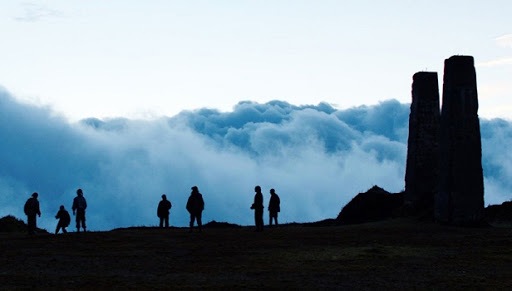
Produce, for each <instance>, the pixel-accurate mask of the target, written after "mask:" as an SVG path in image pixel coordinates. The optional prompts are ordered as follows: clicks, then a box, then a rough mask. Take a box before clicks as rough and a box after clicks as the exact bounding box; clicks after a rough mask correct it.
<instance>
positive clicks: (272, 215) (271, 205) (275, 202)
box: [268, 189, 281, 225]
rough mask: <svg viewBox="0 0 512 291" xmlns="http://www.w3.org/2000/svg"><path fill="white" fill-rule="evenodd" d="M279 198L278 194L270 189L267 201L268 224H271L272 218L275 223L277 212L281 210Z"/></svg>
mask: <svg viewBox="0 0 512 291" xmlns="http://www.w3.org/2000/svg"><path fill="white" fill-rule="evenodd" d="M280 204H281V200H280V199H279V196H278V195H277V194H276V191H275V190H274V189H270V201H269V202H268V214H269V222H268V224H269V225H272V219H274V221H275V223H276V225H278V224H277V213H278V212H279V211H281V207H280Z"/></svg>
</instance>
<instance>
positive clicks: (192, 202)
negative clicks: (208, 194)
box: [186, 186, 204, 232]
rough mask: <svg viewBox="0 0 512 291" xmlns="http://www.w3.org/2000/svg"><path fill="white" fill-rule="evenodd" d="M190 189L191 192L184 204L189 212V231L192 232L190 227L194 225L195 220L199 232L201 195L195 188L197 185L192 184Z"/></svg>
mask: <svg viewBox="0 0 512 291" xmlns="http://www.w3.org/2000/svg"><path fill="white" fill-rule="evenodd" d="M191 189H192V192H191V193H190V196H189V197H188V200H187V206H186V208H187V211H188V213H190V224H189V225H190V229H189V231H190V232H192V229H193V227H194V221H197V227H198V229H199V232H201V230H202V226H203V223H202V220H201V216H202V213H203V210H204V200H203V195H202V194H201V193H199V189H198V188H197V186H193V187H192V188H191Z"/></svg>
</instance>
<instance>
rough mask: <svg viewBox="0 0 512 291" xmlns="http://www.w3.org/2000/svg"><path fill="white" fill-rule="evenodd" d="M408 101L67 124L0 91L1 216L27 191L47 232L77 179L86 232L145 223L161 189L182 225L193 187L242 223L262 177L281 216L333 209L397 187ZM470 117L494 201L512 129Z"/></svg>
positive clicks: (502, 187) (329, 213)
mask: <svg viewBox="0 0 512 291" xmlns="http://www.w3.org/2000/svg"><path fill="white" fill-rule="evenodd" d="M409 106H410V105H409V104H401V103H399V102H398V101H396V100H388V101H384V102H381V103H379V104H377V105H373V106H359V107H354V108H349V109H343V110H338V109H335V108H333V107H332V106H330V105H329V104H325V103H320V104H318V105H307V106H295V105H292V104H289V103H287V102H282V101H272V102H268V103H265V104H259V103H254V102H250V101H243V102H240V103H238V104H236V105H235V106H234V107H233V110H232V111H231V112H219V111H217V110H213V109H207V108H202V109H198V110H195V111H183V112H181V113H179V114H178V115H176V116H172V117H162V118H159V119H156V120H150V121H147V120H131V119H126V118H116V119H108V120H100V119H97V118H88V119H84V120H82V121H80V122H77V123H70V122H68V121H67V120H66V119H64V118H63V117H62V116H60V115H59V114H58V113H56V112H54V111H52V109H51V108H49V107H37V106H34V105H28V104H23V103H20V102H18V101H16V99H15V98H14V97H13V96H12V95H11V94H10V93H9V92H7V91H5V90H3V91H2V90H0V137H1V143H0V216H5V215H8V214H11V215H15V216H16V217H19V218H24V215H23V210H22V206H23V203H24V201H25V200H26V199H27V198H28V197H29V196H30V194H31V193H32V192H34V191H36V192H38V193H39V194H40V202H41V208H42V209H41V210H42V213H43V215H42V217H41V218H40V220H39V225H40V226H41V227H44V228H46V229H48V230H50V231H51V230H53V229H54V227H55V224H56V221H55V219H54V215H55V214H56V212H57V210H58V208H59V205H61V204H63V205H65V206H66V208H68V209H69V208H70V207H71V202H72V199H73V197H74V196H75V191H76V189H77V188H82V189H83V190H84V196H85V197H86V198H87V199H88V204H89V209H88V212H87V218H88V225H89V228H90V229H91V230H108V229H112V228H117V227H128V226H141V225H145V226H154V225H156V224H157V222H158V221H157V217H156V206H157V203H158V201H159V200H160V196H161V194H163V193H165V194H167V196H168V198H169V199H170V200H171V202H172V204H173V208H172V209H171V224H172V225H175V226H186V225H187V222H188V216H187V213H186V210H185V203H186V199H187V197H188V195H189V193H190V187H191V186H193V185H197V186H198V187H199V190H200V192H202V193H203V196H204V199H205V203H206V208H205V212H204V218H203V219H204V221H205V222H208V221H211V220H216V221H226V222H231V223H238V224H242V225H250V224H252V217H253V216H252V212H251V210H250V209H249V206H250V205H251V202H252V199H253V188H254V186H255V185H261V187H262V189H263V191H264V195H265V205H267V204H268V199H269V193H268V191H269V189H270V188H275V189H276V192H277V193H278V194H279V195H280V197H281V202H282V207H281V209H282V212H281V214H280V221H281V222H307V221H316V220H320V219H325V218H334V217H336V215H337V214H338V213H339V211H340V209H341V208H342V207H343V206H344V205H345V204H346V203H347V202H348V201H349V200H350V199H351V198H352V197H353V196H354V195H355V194H357V193H358V192H364V191H366V190H367V189H369V188H370V187H372V186H373V185H379V186H381V187H383V188H385V189H386V190H388V191H390V192H398V191H401V190H402V189H403V187H404V169H405V157H406V145H407V134H408V118H409ZM480 122H481V130H482V147H483V148H482V156H483V158H482V160H483V166H484V176H485V191H486V192H485V201H486V204H497V203H501V202H503V201H507V200H510V198H511V193H510V189H511V186H512V183H511V182H510V177H511V176H512V153H511V152H510V151H507V145H508V144H510V143H511V141H512V126H511V123H510V122H509V121H507V120H503V119H491V120H486V119H481V121H480ZM265 220H267V219H265ZM71 229H73V227H71Z"/></svg>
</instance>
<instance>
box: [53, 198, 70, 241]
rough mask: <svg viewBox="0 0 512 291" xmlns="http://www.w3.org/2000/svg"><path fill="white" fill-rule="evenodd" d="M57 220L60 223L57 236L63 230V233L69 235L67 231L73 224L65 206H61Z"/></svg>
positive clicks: (56, 232) (56, 231)
mask: <svg viewBox="0 0 512 291" xmlns="http://www.w3.org/2000/svg"><path fill="white" fill-rule="evenodd" d="M55 218H56V219H58V220H59V222H57V228H56V229H55V234H58V233H59V230H61V229H62V232H63V233H67V232H68V231H67V230H66V227H68V226H69V224H70V223H71V217H70V216H69V212H68V211H67V210H66V209H64V205H61V206H60V209H59V212H57V215H55Z"/></svg>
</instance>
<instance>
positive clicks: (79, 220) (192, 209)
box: [23, 186, 281, 234]
mask: <svg viewBox="0 0 512 291" xmlns="http://www.w3.org/2000/svg"><path fill="white" fill-rule="evenodd" d="M191 190H192V192H191V193H190V196H189V197H188V200H187V205H186V209H187V211H188V213H189V214H190V223H189V231H192V230H193V228H194V223H197V228H198V230H199V231H202V226H203V223H202V213H203V210H204V200H203V195H202V194H201V193H200V192H199V189H198V188H197V186H193V187H192V188H191ZM254 192H256V194H255V195H254V202H253V204H252V205H251V209H253V210H254V222H255V225H256V231H258V232H259V231H263V210H264V208H265V207H264V205H263V194H262V193H261V187H260V186H256V187H254ZM37 198H38V194H37V192H34V193H33V194H32V196H31V197H30V198H29V199H28V200H27V201H26V202H25V206H24V209H23V210H24V212H25V214H26V215H27V226H28V233H29V234H35V231H36V228H37V216H39V217H41V210H40V208H39V200H37ZM86 208H87V201H86V200H85V197H84V193H83V191H82V189H78V190H76V197H75V198H73V205H72V207H71V209H72V210H73V215H75V221H76V231H77V232H80V229H83V231H84V232H85V231H87V227H86V225H85V210H86ZM171 208H172V203H171V201H169V200H168V199H167V196H166V195H165V194H163V195H162V200H161V201H160V202H159V203H158V207H157V216H158V218H159V219H160V223H159V226H160V227H169V213H170V210H171ZM268 211H269V225H270V226H272V222H274V223H275V225H276V226H277V225H278V222H277V214H278V212H280V211H281V209H280V200H279V196H278V195H277V194H276V192H275V190H274V189H270V201H269V204H268ZM55 218H56V219H58V222H57V227H56V229H55V234H58V233H59V231H61V230H62V232H63V233H67V230H66V228H67V227H68V226H69V224H70V223H71V216H70V215H69V212H68V211H67V210H66V209H65V207H64V205H61V206H60V208H59V211H58V212H57V214H56V215H55Z"/></svg>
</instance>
